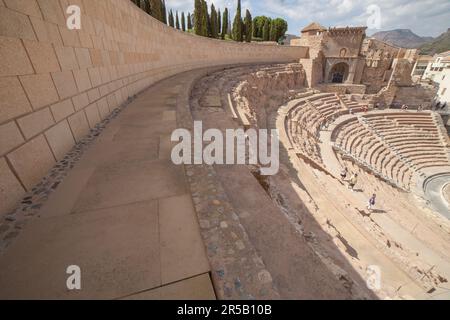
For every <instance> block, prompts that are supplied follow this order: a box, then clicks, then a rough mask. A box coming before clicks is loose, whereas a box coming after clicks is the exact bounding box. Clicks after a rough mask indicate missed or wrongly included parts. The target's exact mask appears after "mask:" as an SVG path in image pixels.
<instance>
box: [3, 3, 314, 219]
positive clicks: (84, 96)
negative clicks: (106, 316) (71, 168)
mask: <svg viewBox="0 0 450 320" xmlns="http://www.w3.org/2000/svg"><path fill="white" fill-rule="evenodd" d="M69 4H75V5H78V6H80V7H81V9H82V12H81V30H72V31H71V30H69V29H68V28H67V27H66V18H67V16H66V14H65V11H66V9H67V6H68V5H69ZM306 52H307V50H306V48H302V47H288V46H274V45H260V44H241V43H234V42H228V41H220V40H213V39H208V38H202V37H197V36H194V35H190V34H187V33H183V32H181V31H178V30H175V29H173V28H170V27H167V26H166V25H164V24H162V23H160V22H159V21H157V20H155V19H153V18H151V17H150V16H148V15H147V14H146V13H145V12H143V11H142V10H140V9H139V8H137V7H136V6H135V5H133V4H132V3H131V1H129V0H70V1H69V0H20V1H19V0H0V57H1V59H0V216H1V215H3V214H5V213H7V212H8V211H9V210H12V209H13V208H14V206H15V205H16V203H17V201H18V200H19V199H20V198H21V197H22V196H23V195H24V194H25V192H26V191H29V190H30V189H31V188H32V187H33V186H34V185H35V184H36V183H37V182H38V181H39V180H40V179H41V178H42V177H43V176H44V175H45V174H46V173H47V172H48V170H49V169H50V168H51V167H52V166H54V165H55V162H56V161H58V160H60V159H62V158H63V157H64V155H65V153H66V152H67V151H69V150H70V149H71V148H72V147H73V146H74V144H75V143H76V142H77V141H80V139H82V138H83V136H85V135H86V134H87V133H88V132H89V130H90V128H93V127H94V126H95V125H96V124H97V123H99V122H100V121H101V120H102V119H104V118H105V117H106V116H107V115H108V114H109V113H110V112H111V111H112V110H113V109H115V108H116V107H118V106H119V105H120V104H122V103H123V102H125V101H126V100H127V98H128V97H130V96H132V95H134V94H136V93H138V92H139V91H141V90H143V89H144V88H146V87H147V86H149V85H151V84H152V83H154V82H156V81H158V80H160V79H163V78H167V77H169V76H172V75H175V74H177V73H180V72H183V71H187V70H191V69H194V68H199V67H205V66H213V65H223V64H234V63H246V62H284V61H293V60H298V59H299V58H302V57H304V56H306Z"/></svg>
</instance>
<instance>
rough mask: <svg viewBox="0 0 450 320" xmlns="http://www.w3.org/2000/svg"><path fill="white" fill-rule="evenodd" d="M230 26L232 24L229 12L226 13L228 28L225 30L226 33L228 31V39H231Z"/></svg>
mask: <svg viewBox="0 0 450 320" xmlns="http://www.w3.org/2000/svg"><path fill="white" fill-rule="evenodd" d="M231 26H232V24H231V15H230V13H228V30H227V33H228V37H229V38H230V39H233V34H232V32H231V31H232V29H231Z"/></svg>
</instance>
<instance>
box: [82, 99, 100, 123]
mask: <svg viewBox="0 0 450 320" xmlns="http://www.w3.org/2000/svg"><path fill="white" fill-rule="evenodd" d="M84 111H85V112H86V117H87V119H88V122H89V126H90V127H91V128H94V127H95V126H96V125H97V123H99V122H100V114H99V113H98V108H97V103H93V104H91V105H89V106H87V107H86V109H84Z"/></svg>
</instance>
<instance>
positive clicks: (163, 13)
mask: <svg viewBox="0 0 450 320" xmlns="http://www.w3.org/2000/svg"><path fill="white" fill-rule="evenodd" d="M161 17H162V20H161V21H162V22H164V23H165V24H167V10H166V0H162V3H161Z"/></svg>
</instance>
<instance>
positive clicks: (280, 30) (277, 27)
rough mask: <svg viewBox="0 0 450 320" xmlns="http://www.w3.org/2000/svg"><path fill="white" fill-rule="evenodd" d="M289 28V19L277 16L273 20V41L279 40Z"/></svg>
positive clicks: (271, 35)
mask: <svg viewBox="0 0 450 320" xmlns="http://www.w3.org/2000/svg"><path fill="white" fill-rule="evenodd" d="M287 29H288V24H287V21H286V20H284V19H281V18H276V19H274V20H272V26H271V31H270V40H271V41H277V42H278V41H279V40H280V39H281V38H282V37H284V35H285V34H286V31H287Z"/></svg>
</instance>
